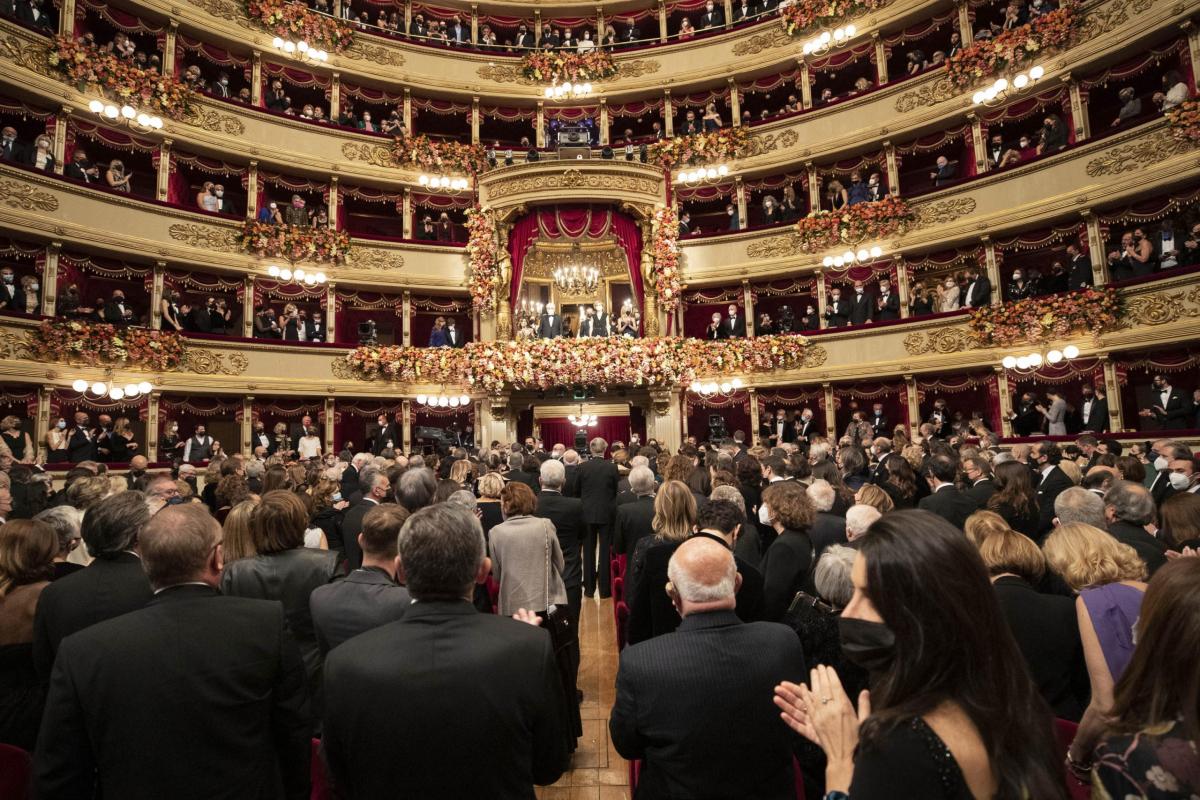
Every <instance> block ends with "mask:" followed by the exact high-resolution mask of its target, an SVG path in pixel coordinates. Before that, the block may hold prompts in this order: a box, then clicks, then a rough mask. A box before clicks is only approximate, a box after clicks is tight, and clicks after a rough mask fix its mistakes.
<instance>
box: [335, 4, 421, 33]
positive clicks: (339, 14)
mask: <svg viewBox="0 0 1200 800" xmlns="http://www.w3.org/2000/svg"><path fill="white" fill-rule="evenodd" d="M333 15H334V16H335V17H337V18H338V19H341V18H342V0H333ZM405 30H407V28H406V29H405Z"/></svg>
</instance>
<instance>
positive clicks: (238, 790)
mask: <svg viewBox="0 0 1200 800" xmlns="http://www.w3.org/2000/svg"><path fill="white" fill-rule="evenodd" d="M126 494H128V493H126ZM123 496H124V495H118V497H123ZM88 513H89V514H90V513H91V512H88ZM138 546H139V548H140V550H141V555H142V558H143V560H144V566H145V570H146V573H147V575H148V576H149V583H148V584H147V592H148V591H149V586H153V587H154V599H153V600H151V601H150V603H149V605H147V606H146V607H145V608H142V609H140V610H137V611H133V612H132V613H128V614H124V615H123V616H120V617H118V618H116V619H110V620H108V621H105V622H101V623H99V624H97V625H95V626H93V627H91V628H88V629H87V630H84V631H81V632H79V633H76V634H74V635H73V636H69V637H67V638H66V639H65V640H63V642H62V645H61V647H60V648H59V652H58V659H57V660H56V661H55V663H54V673H53V676H52V677H51V679H50V691H49V696H48V697H47V700H46V711H45V716H44V717H43V720H42V729H41V734H40V736H39V739H38V750H37V756H36V758H35V760H34V763H35V764H36V769H37V775H36V781H37V791H38V794H39V796H41V797H91V796H93V795H96V796H99V795H103V796H104V797H128V798H137V797H177V796H179V795H180V794H181V792H184V787H186V794H188V795H191V796H194V797H244V798H260V799H261V800H267V799H268V798H272V799H274V798H289V800H302V798H307V797H308V796H309V792H310V785H309V770H310V767H311V765H310V759H311V752H312V744H311V738H310V737H311V730H312V728H311V724H312V721H311V719H310V716H309V707H308V697H307V693H306V690H305V685H304V665H303V663H302V662H301V660H300V651H299V650H298V649H297V647H296V643H295V641H294V640H293V639H292V637H291V636H290V635H289V634H288V632H287V625H286V622H285V618H284V611H283V607H282V606H281V605H280V604H279V603H276V602H268V601H266V600H251V599H248V598H241V597H224V596H222V595H221V593H220V592H219V591H218V590H217V586H218V585H219V583H220V579H221V569H222V567H223V566H224V561H225V558H224V552H223V550H222V546H221V526H220V525H218V524H217V522H216V520H214V519H213V518H212V517H211V516H209V515H208V513H207V512H206V511H205V510H204V509H203V508H201V507H198V506H195V505H180V506H170V507H167V508H164V509H163V510H162V511H160V512H159V513H158V514H157V515H156V516H155V518H154V520H153V521H152V522H151V523H150V524H148V525H147V526H146V528H145V530H144V531H143V532H142V534H141V536H140V537H139V542H138ZM90 569H91V567H88V569H85V570H83V572H80V573H77V575H83V573H86V572H87V571H88V570H90ZM71 577H75V576H71ZM143 577H145V576H143ZM65 580H66V579H64V581H65ZM81 599H82V600H84V601H85V603H87V602H91V603H94V602H95V601H96V599H97V597H96V596H93V597H91V598H81ZM200 731H211V732H219V733H217V735H211V736H209V735H198V734H199V732H200ZM185 753H186V757H181V756H182V754H185Z"/></svg>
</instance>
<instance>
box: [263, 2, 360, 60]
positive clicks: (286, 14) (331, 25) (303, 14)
mask: <svg viewBox="0 0 1200 800" xmlns="http://www.w3.org/2000/svg"><path fill="white" fill-rule="evenodd" d="M246 13H247V14H248V15H249V17H250V19H252V20H254V21H255V22H257V23H259V24H260V25H262V26H263V27H264V28H266V29H267V32H268V33H271V34H273V35H275V36H278V37H280V38H281V39H294V40H297V41H304V42H307V43H308V44H309V46H310V47H314V48H316V49H318V50H325V51H327V52H330V53H340V52H342V51H343V50H345V49H346V48H348V47H349V46H350V44H351V42H353V41H354V27H353V26H352V25H350V24H349V23H347V22H344V21H342V20H340V19H338V18H337V17H331V16H329V15H327V14H319V13H317V12H316V11H313V10H312V9H310V8H309V7H308V6H306V5H305V4H304V3H301V2H296V0H246Z"/></svg>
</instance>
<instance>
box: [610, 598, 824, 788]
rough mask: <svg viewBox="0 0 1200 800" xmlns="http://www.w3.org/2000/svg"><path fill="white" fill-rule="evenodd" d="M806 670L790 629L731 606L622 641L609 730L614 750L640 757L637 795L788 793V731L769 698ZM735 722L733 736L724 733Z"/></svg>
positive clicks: (790, 741)
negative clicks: (750, 618) (747, 617)
mask: <svg viewBox="0 0 1200 800" xmlns="http://www.w3.org/2000/svg"><path fill="white" fill-rule="evenodd" d="M805 674H806V673H805V664H804V653H803V652H802V650H801V647H800V642H799V640H798V639H797V638H796V635H795V634H794V633H793V632H792V631H791V630H790V629H789V628H787V627H785V626H783V625H779V624H776V623H769V622H755V623H750V624H746V623H743V622H741V621H740V620H739V619H738V618H737V616H736V615H735V614H733V613H731V612H729V611H710V612H707V613H701V614H690V615H688V617H687V619H685V620H683V622H682V623H681V624H680V626H679V629H678V630H677V631H676V632H674V633H671V634H667V635H665V636H659V637H656V638H654V639H651V640H649V641H646V642H643V643H641V644H637V645H632V646H630V647H627V648H625V650H624V651H623V652H622V653H621V667H620V670H619V671H618V673H617V698H616V702H615V704H614V705H613V710H612V714H611V716H610V718H609V732H610V735H611V736H612V741H613V745H614V746H615V747H616V748H617V752H618V753H620V754H621V755H622V756H624V757H625V758H629V759H634V758H638V759H642V771H641V776H640V778H639V781H638V787H637V791H636V793H635V794H634V797H635V798H638V800H645V799H646V798H668V797H736V798H739V799H740V800H768V799H769V800H785V798H786V800H791V799H792V798H794V797H795V778H794V775H793V773H792V750H791V748H792V744H793V742H794V737H793V736H792V734H791V733H790V731H789V729H788V728H787V727H786V726H785V725H784V724H783V721H782V720H781V719H780V718H779V714H778V712H777V710H776V709H775V707H774V705H773V704H772V703H771V702H770V700H769V698H770V696H771V693H772V691H773V689H774V686H775V684H776V683H778V682H779V681H780V680H790V681H803V680H804V675H805ZM763 698H768V699H767V700H765V701H764V699H763ZM733 720H736V723H735V726H736V728H737V730H738V733H737V735H733V736H730V735H725V734H724V733H723V731H728V730H729V726H730V724H731V721H733Z"/></svg>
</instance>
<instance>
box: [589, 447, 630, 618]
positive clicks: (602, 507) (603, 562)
mask: <svg viewBox="0 0 1200 800" xmlns="http://www.w3.org/2000/svg"><path fill="white" fill-rule="evenodd" d="M606 450H608V442H606V441H604V440H603V439H601V438H600V437H598V436H597V437H596V438H594V439H592V441H591V442H589V443H588V451H589V453H590V455H591V457H590V458H589V459H588V460H587V461H585V462H583V463H582V464H580V465H579V498H580V499H581V500H582V501H583V519H584V522H586V523H587V539H586V540H585V541H584V548H583V593H584V595H585V596H587V597H591V596H592V594H593V593H594V592H595V590H596V588H597V577H596V575H597V572H596V571H597V569H599V589H600V597H601V598H604V597H608V596H610V595H611V594H612V587H611V574H610V572H611V570H610V565H609V549H610V547H609V536H610V534H611V532H612V530H611V529H612V518H613V501H614V500H616V499H617V480H618V478H619V477H620V475H619V474H618V472H617V465H616V464H614V463H613V462H611V461H609V460H608V459H607V458H605V457H604V453H605V451H606ZM597 558H598V559H599V564H597Z"/></svg>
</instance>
